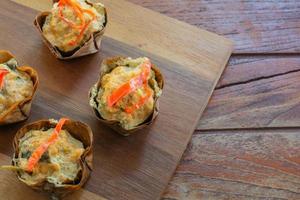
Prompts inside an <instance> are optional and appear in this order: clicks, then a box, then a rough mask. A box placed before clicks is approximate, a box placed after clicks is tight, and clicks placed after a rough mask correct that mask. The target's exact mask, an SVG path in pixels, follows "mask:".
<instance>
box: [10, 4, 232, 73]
mask: <svg viewBox="0 0 300 200" xmlns="http://www.w3.org/2000/svg"><path fill="white" fill-rule="evenodd" d="M12 1H15V2H18V3H21V4H23V5H26V6H29V7H31V8H34V9H40V10H49V9H51V4H49V0H39V1H38V2H36V1H30V0H12ZM94 1H97V0H94ZM101 2H102V3H104V4H105V6H106V8H107V12H108V26H107V29H106V32H105V35H106V36H108V37H110V38H112V39H115V40H117V41H120V42H122V43H124V44H127V45H130V46H133V47H136V48H139V49H141V50H143V51H147V52H151V53H152V54H155V55H158V56H161V57H164V58H168V59H170V60H172V61H173V62H175V63H178V64H180V65H185V66H186V67H188V68H190V69H193V70H194V73H199V72H200V73H201V74H203V75H205V76H207V78H208V79H215V73H216V72H217V73H219V72H220V71H219V68H218V67H216V65H218V64H217V63H220V62H223V60H224V59H226V58H228V57H229V56H230V54H231V50H230V51H228V53H227V54H226V55H224V54H222V53H220V54H219V51H216V49H215V48H214V46H218V47H219V48H220V49H227V48H228V47H230V48H233V47H232V46H233V44H232V42H231V41H230V40H228V39H225V38H223V37H220V36H218V35H216V34H213V33H210V32H207V31H205V30H202V29H198V28H197V27H194V26H191V25H189V24H186V23H183V22H180V21H178V20H175V19H172V18H169V17H167V16H163V15H160V14H159V13H156V12H153V11H151V10H149V9H145V8H143V7H140V6H137V5H134V4H132V3H130V2H127V1H123V0H118V1H110V0H102V1H101ZM129 10H130V12H128V11H129ZM141 16H143V17H141ZM170 30H172V31H170ZM204 35H205V37H203V36H204ZM174 44H176V48H174ZM211 58H214V59H211ZM207 64H209V68H210V70H207V68H205V67H202V68H201V69H199V67H198V66H202V65H207ZM220 75H221V74H220ZM217 79H218V78H217Z"/></svg>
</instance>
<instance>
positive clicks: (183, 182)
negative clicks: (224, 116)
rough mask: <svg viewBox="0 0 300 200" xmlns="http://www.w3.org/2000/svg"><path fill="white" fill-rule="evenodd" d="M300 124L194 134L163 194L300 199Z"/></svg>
mask: <svg viewBox="0 0 300 200" xmlns="http://www.w3.org/2000/svg"><path fill="white" fill-rule="evenodd" d="M299 155H300V134H299V129H280V130H272V129H269V130H244V131H222V130H220V131H210V132H207V131H201V132H196V133H195V134H194V135H193V138H192V140H191V143H190V144H189V146H188V149H187V151H186V152H185V154H184V157H183V159H182V161H181V163H180V165H179V167H178V168H177V171H176V173H175V175H174V177H173V179H172V181H171V182H170V184H169V186H168V188H167V190H166V192H165V194H164V198H163V199H164V200H177V199H178V200H187V199H210V200H219V199H230V200H249V199H251V200H283V199H285V200H287V199H288V200H298V199H300V187H299V185H300V156H299Z"/></svg>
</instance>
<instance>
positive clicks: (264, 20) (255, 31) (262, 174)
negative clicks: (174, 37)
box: [130, 0, 300, 200]
mask: <svg viewBox="0 0 300 200" xmlns="http://www.w3.org/2000/svg"><path fill="white" fill-rule="evenodd" d="M130 1H131V2H134V3H137V4H140V5H142V6H144V7H147V8H150V9H153V10H155V11H158V12H161V13H163V14H166V15H168V16H171V17H174V18H177V19H179V20H182V21H185V22H188V23H190V24H193V25H196V26H198V27H201V28H205V29H207V30H210V31H213V32H216V33H219V34H221V35H224V36H227V37H228V38H231V39H232V40H233V41H234V42H235V53H234V54H233V56H232V57H231V60H230V63H229V65H228V67H227V70H226V71H225V73H224V74H223V77H222V79H221V81H220V82H219V84H218V86H217V88H216V90H215V92H214V95H213V98H212V99H211V101H210V103H209V106H208V107H207V109H206V112H205V113H204V115H203V117H202V119H201V120H200V121H199V125H198V129H197V130H196V131H195V133H194V136H193V139H192V141H191V143H190V145H189V147H188V149H187V150H186V152H185V155H184V157H183V158H182V161H181V164H180V165H179V166H178V168H177V171H176V173H175V175H174V177H173V179H172V181H171V182H170V184H169V186H168V188H167V189H166V191H165V194H164V197H163V199H165V200H171V199H172V200H173V199H180V200H181V199H231V200H232V199H239V200H241V199H251V200H253V199H295V200H296V199H300V133H299V130H300V129H299V127H298V126H300V123H299V122H300V87H299V86H300V81H299V80H300V57H299V53H300V12H299V9H300V1H298V0H288V1H282V0H280V1H279V0H270V1H258V0H251V1H243V0H212V1H208V0H184V1H183V0H168V1H159V0H130Z"/></svg>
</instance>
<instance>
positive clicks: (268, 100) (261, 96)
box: [197, 56, 300, 130]
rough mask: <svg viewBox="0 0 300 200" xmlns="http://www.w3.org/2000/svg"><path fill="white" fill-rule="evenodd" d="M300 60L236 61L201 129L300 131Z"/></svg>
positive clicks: (217, 91)
mask: <svg viewBox="0 0 300 200" xmlns="http://www.w3.org/2000/svg"><path fill="white" fill-rule="evenodd" d="M299 78H300V58H299V56H287V57H265V56H261V57H254V58H253V57H252V58H251V57H245V58H238V59H232V60H231V64H230V66H229V67H228V68H227V70H226V72H225V73H224V75H223V77H222V78H221V81H220V82H219V85H218V87H217V90H215V92H214V94H213V96H212V99H211V101H210V103H209V105H208V107H207V109H206V111H205V112H204V114H203V116H202V118H201V120H200V121H199V124H198V127H197V128H198V129H206V130H207V129H237V128H250V127H252V128H264V127H297V126H299V123H300V115H299V113H300V99H299V98H300V97H299V92H300V89H299V88H300V87H299Z"/></svg>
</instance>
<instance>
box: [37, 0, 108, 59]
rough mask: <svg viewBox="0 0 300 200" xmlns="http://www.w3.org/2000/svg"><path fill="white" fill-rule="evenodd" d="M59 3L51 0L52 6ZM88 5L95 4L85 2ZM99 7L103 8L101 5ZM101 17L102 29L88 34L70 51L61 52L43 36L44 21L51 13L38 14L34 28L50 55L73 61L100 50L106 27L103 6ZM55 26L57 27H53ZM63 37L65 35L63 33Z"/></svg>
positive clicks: (105, 13) (105, 14) (56, 0)
mask: <svg viewBox="0 0 300 200" xmlns="http://www.w3.org/2000/svg"><path fill="white" fill-rule="evenodd" d="M57 2H59V1H58V0H53V4H54V3H57ZM85 2H86V3H87V4H88V5H91V6H92V7H94V5H96V3H91V2H89V1H88V0H86V1H85ZM101 6H103V5H102V4H101ZM102 9H103V16H104V22H103V27H102V29H101V30H97V31H95V32H92V33H89V34H88V35H87V36H85V37H86V39H82V41H81V43H78V44H76V45H75V48H74V49H72V50H62V49H60V48H59V47H58V46H56V45H54V44H53V43H51V42H50V41H49V40H48V39H47V38H46V37H45V34H44V31H43V27H44V24H45V23H46V19H47V17H48V16H50V15H51V12H42V13H40V14H38V15H37V16H36V18H35V20H34V26H35V27H36V28H37V30H38V32H39V33H40V35H41V37H42V40H43V42H44V43H45V45H46V46H47V47H48V48H49V50H50V51H51V53H52V54H53V55H54V56H55V57H56V58H58V59H61V60H68V59H73V58H77V57H81V56H86V55H90V54H94V53H97V52H98V51H99V50H100V47H101V41H102V38H103V35H104V32H105V28H106V25H107V23H108V22H107V11H106V8H105V7H104V6H103V7H102ZM55 26H57V25H55ZM64 35H67V33H65V34H64Z"/></svg>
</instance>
